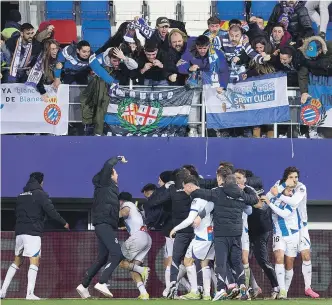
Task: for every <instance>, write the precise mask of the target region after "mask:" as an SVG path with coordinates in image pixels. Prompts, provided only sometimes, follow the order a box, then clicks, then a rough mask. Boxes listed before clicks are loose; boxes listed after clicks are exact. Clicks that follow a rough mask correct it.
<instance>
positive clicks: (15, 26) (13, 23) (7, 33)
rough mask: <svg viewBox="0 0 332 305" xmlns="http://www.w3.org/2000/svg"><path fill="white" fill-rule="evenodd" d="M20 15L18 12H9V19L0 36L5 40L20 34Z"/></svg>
mask: <svg viewBox="0 0 332 305" xmlns="http://www.w3.org/2000/svg"><path fill="white" fill-rule="evenodd" d="M20 21H21V13H20V12H19V11H18V10H10V11H9V17H8V19H7V21H6V23H5V27H4V29H3V31H2V32H1V34H2V35H3V37H4V39H5V40H7V39H9V38H10V37H12V36H19V35H20V32H21V24H20Z"/></svg>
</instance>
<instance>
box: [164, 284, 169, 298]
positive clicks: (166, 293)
mask: <svg viewBox="0 0 332 305" xmlns="http://www.w3.org/2000/svg"><path fill="white" fill-rule="evenodd" d="M168 293H169V287H166V288H165V289H164V291H163V297H164V298H167V296H168Z"/></svg>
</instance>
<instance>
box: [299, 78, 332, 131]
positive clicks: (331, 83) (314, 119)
mask: <svg viewBox="0 0 332 305" xmlns="http://www.w3.org/2000/svg"><path fill="white" fill-rule="evenodd" d="M308 93H309V97H308V99H307V101H306V102H305V103H304V104H302V106H301V115H300V116H301V124H304V125H308V126H317V127H318V126H320V127H332V77H326V76H314V75H310V77H309V87H308Z"/></svg>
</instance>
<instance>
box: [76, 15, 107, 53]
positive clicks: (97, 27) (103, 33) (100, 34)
mask: <svg viewBox="0 0 332 305" xmlns="http://www.w3.org/2000/svg"><path fill="white" fill-rule="evenodd" d="M110 36H111V26H110V22H109V21H108V20H83V22H82V39H84V40H87V41H89V42H90V45H91V48H92V50H93V51H96V50H97V49H98V48H100V47H101V46H102V45H103V44H104V42H105V41H106V40H107V39H108V38H109V37H110Z"/></svg>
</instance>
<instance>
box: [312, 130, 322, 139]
mask: <svg viewBox="0 0 332 305" xmlns="http://www.w3.org/2000/svg"><path fill="white" fill-rule="evenodd" d="M309 138H310V139H324V137H323V136H322V135H321V134H319V133H317V131H315V130H310V131H309Z"/></svg>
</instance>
